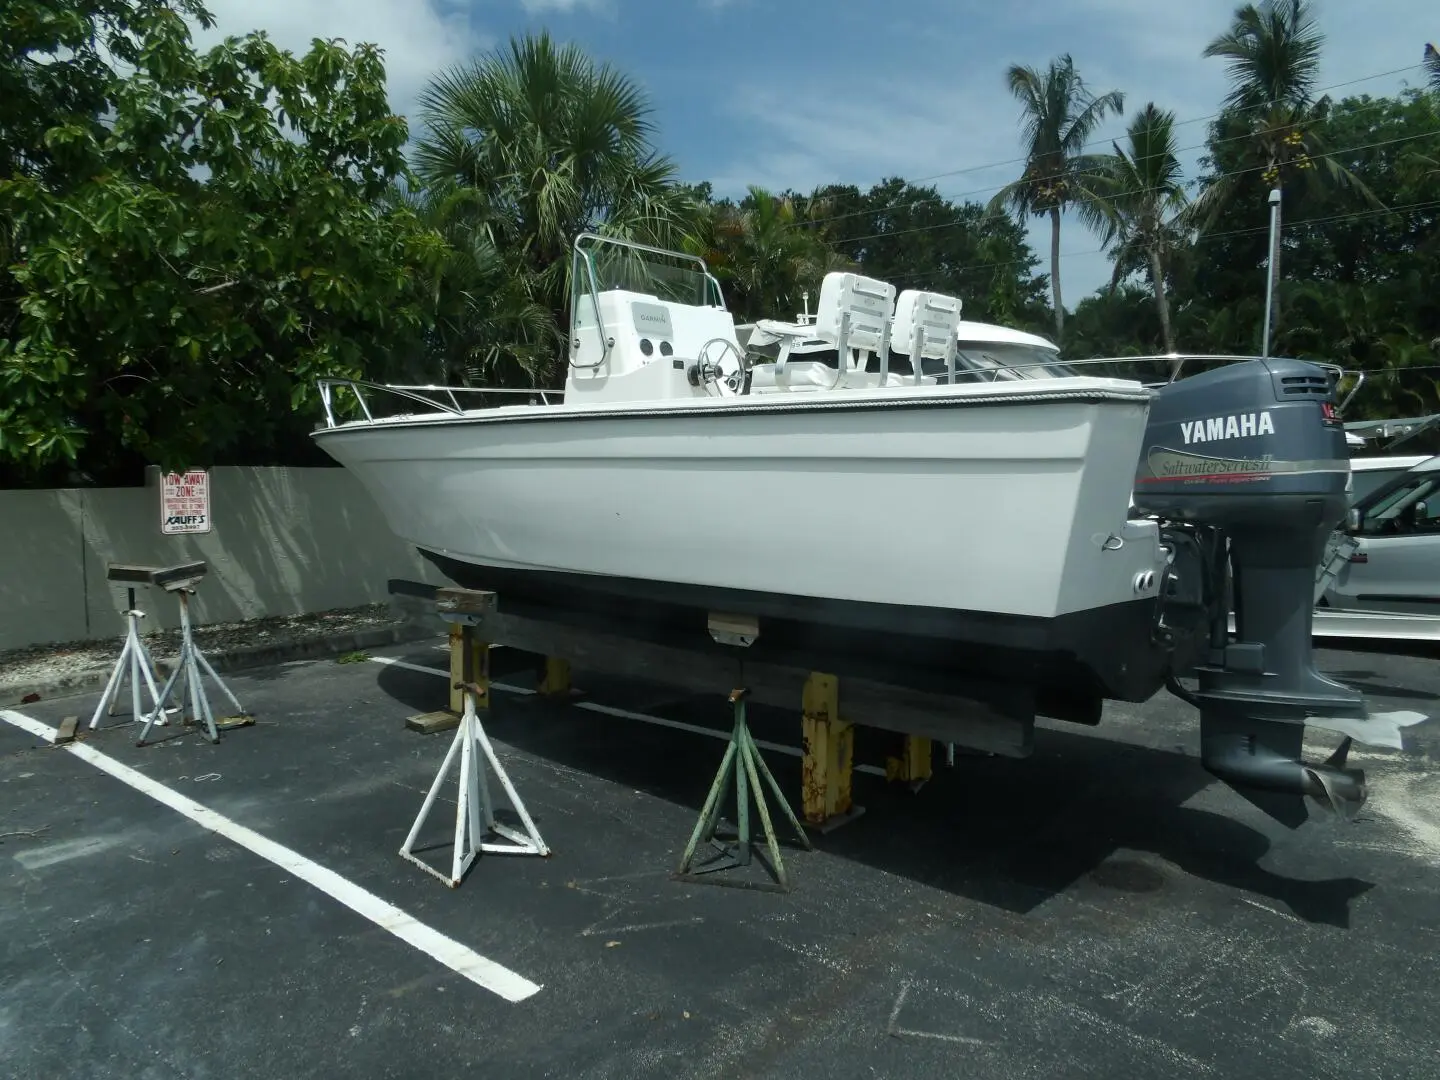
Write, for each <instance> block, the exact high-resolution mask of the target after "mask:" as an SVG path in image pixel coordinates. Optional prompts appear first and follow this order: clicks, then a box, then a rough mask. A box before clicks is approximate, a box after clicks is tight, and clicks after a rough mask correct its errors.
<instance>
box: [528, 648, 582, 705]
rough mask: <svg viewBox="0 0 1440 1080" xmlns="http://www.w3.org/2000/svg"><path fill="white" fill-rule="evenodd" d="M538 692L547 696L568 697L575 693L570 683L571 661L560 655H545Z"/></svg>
mask: <svg viewBox="0 0 1440 1080" xmlns="http://www.w3.org/2000/svg"><path fill="white" fill-rule="evenodd" d="M535 691H536V693H538V694H539V695H540V696H541V697H545V698H567V697H570V696H572V695H573V694H574V693H575V690H574V688H573V687H572V686H571V685H570V661H569V660H562V659H561V658H560V657H558V656H547V657H545V666H544V668H543V669H542V670H541V672H540V682H539V685H537V686H536V687H535Z"/></svg>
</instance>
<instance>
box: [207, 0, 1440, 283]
mask: <svg viewBox="0 0 1440 1080" xmlns="http://www.w3.org/2000/svg"><path fill="white" fill-rule="evenodd" d="M209 6H210V9H211V11H212V12H213V13H214V14H215V15H216V16H217V18H218V20H219V25H218V26H217V27H216V29H215V33H243V32H245V31H247V30H250V29H255V28H263V29H266V30H268V31H269V32H270V34H271V36H272V37H273V38H274V39H275V40H276V41H277V42H278V43H279V44H281V45H283V46H286V47H289V48H294V49H303V48H304V47H306V45H307V44H308V42H309V40H310V38H311V37H315V36H320V37H332V36H335V37H343V38H345V39H346V40H347V41H349V42H350V43H352V44H354V43H356V42H359V41H372V42H376V43H377V44H379V45H380V46H382V47H383V48H384V49H385V50H386V55H387V67H388V70H389V74H390V85H391V99H392V102H393V104H394V106H395V108H396V109H397V110H398V111H401V112H405V113H409V112H410V111H411V105H412V103H413V101H414V98H415V95H416V94H417V93H418V92H419V90H420V88H421V87H422V86H424V84H425V82H426V80H427V79H428V77H429V75H430V74H431V73H432V72H433V71H435V70H437V69H439V68H443V67H445V66H448V65H450V64H454V63H457V62H460V61H463V60H465V59H466V58H467V57H469V56H472V55H474V54H476V53H478V52H483V51H486V50H488V49H491V48H494V47H495V46H496V45H497V44H500V43H502V42H503V41H504V40H505V39H506V37H508V36H509V35H511V34H515V33H521V32H524V31H525V30H527V29H539V28H542V27H543V28H548V29H549V30H550V31H551V33H552V34H553V35H555V36H556V37H559V38H562V39H566V40H572V41H575V42H577V43H579V44H580V45H582V46H583V47H584V48H585V49H586V50H587V51H588V52H590V53H591V54H592V55H593V56H595V57H596V58H597V59H601V60H606V61H609V62H611V63H613V64H615V65H616V66H618V67H620V68H622V69H623V70H624V71H626V72H627V73H628V74H629V75H631V76H632V77H633V78H635V79H636V80H638V81H639V82H640V83H641V84H642V85H643V86H644V87H645V88H646V90H647V91H648V93H649V95H650V98H651V101H652V104H653V105H654V110H655V112H654V117H653V119H654V121H655V123H656V125H657V128H658V131H657V133H656V142H657V144H658V146H659V147H660V148H661V149H662V150H664V151H665V152H667V153H669V154H670V155H671V156H672V157H673V158H675V160H676V162H677V164H678V166H679V168H680V171H681V174H682V176H683V177H684V178H685V179H688V180H710V181H711V182H712V183H713V184H714V185H715V188H716V190H717V191H718V192H720V193H722V194H739V193H743V191H744V189H745V185H746V184H750V183H755V184H760V185H762V186H766V187H771V188H776V189H778V188H786V187H792V188H796V189H799V190H808V189H810V188H812V187H814V186H815V185H817V184H821V183H828V182H832V181H838V182H845V183H853V184H857V185H861V186H865V185H869V184H871V183H874V182H875V181H878V180H880V179H882V178H883V177H886V176H893V175H899V176H903V177H905V178H907V179H917V180H918V179H920V178H922V177H934V178H935V179H934V180H933V183H935V184H936V186H938V187H939V188H940V190H941V191H942V192H944V193H945V194H947V195H952V196H968V197H972V198H977V199H986V198H988V197H989V196H990V194H991V193H993V191H994V190H995V189H996V188H997V187H998V186H999V185H1001V184H1003V183H1005V182H1006V181H1008V180H1010V179H1012V178H1013V177H1014V175H1016V173H1017V169H1018V167H1017V166H1016V165H1015V164H1014V163H1013V159H1014V158H1015V156H1016V154H1017V153H1018V152H1019V145H1018V134H1017V127H1016V117H1017V106H1016V104H1015V103H1014V102H1013V100H1012V99H1011V98H1010V97H1009V96H1008V94H1007V93H1006V91H1005V88H1004V81H1003V77H1004V71H1005V68H1006V67H1007V66H1008V65H1009V64H1011V63H1015V62H1019V63H1027V64H1034V65H1036V66H1043V65H1044V64H1045V63H1046V61H1048V60H1049V58H1050V57H1052V56H1054V55H1057V54H1059V53H1062V52H1067V51H1068V52H1069V53H1071V54H1072V55H1073V56H1074V58H1075V62H1076V66H1077V67H1078V68H1079V70H1080V72H1081V74H1082V76H1083V77H1084V78H1085V79H1086V81H1087V82H1088V83H1090V84H1091V86H1092V87H1094V88H1096V89H1097V90H1108V89H1111V88H1115V89H1120V90H1123V91H1124V92H1125V94H1126V113H1127V114H1128V113H1131V112H1133V111H1136V110H1138V109H1139V108H1140V107H1141V106H1143V105H1144V104H1145V102H1146V101H1150V100H1154V101H1156V102H1157V103H1158V104H1160V105H1161V106H1162V107H1165V108H1169V109H1173V110H1174V111H1175V112H1176V114H1177V118H1178V119H1179V120H1180V121H1181V122H1182V126H1181V127H1180V129H1179V135H1180V142H1181V146H1182V147H1197V146H1198V144H1200V143H1202V142H1203V140H1204V134H1205V125H1204V123H1203V118H1204V117H1207V116H1208V115H1210V114H1211V113H1213V112H1214V111H1215V108H1216V107H1217V104H1218V102H1219V100H1220V98H1221V96H1222V94H1223V92H1224V68H1223V64H1222V63H1221V62H1220V61H1218V60H1205V59H1203V58H1201V56H1200V52H1201V50H1202V49H1203V48H1204V45H1205V43H1206V41H1208V40H1209V39H1210V38H1211V37H1212V36H1214V35H1215V34H1216V33H1219V32H1220V31H1221V30H1223V29H1224V28H1225V26H1226V25H1227V23H1228V22H1229V18H1230V14H1231V12H1232V11H1233V10H1234V7H1235V3H1234V2H1233V0H1009V2H1008V3H999V4H997V3H992V2H986V3H976V2H973V0H948V2H947V0H889V2H880V0H810V2H800V0H790V2H786V0H209ZM1317 11H1318V14H1319V19H1320V23H1321V26H1322V28H1323V29H1324V30H1325V32H1326V35H1327V38H1328V41H1327V47H1326V51H1325V55H1324V63H1323V68H1322V83H1323V84H1324V85H1327V86H1329V85H1333V84H1338V83H1345V82H1350V81H1351V80H1358V79H1364V80H1366V81H1363V82H1358V83H1356V84H1355V85H1353V86H1347V87H1343V88H1339V89H1337V90H1335V91H1333V93H1335V94H1336V95H1337V96H1341V95H1345V94H1350V93H1362V92H1368V93H1387V92H1392V91H1394V90H1395V89H1397V88H1399V87H1400V86H1402V85H1405V84H1406V83H1407V82H1408V83H1409V84H1411V85H1415V84H1418V83H1420V81H1421V80H1422V78H1423V76H1422V74H1421V73H1420V71H1419V70H1418V65H1419V62H1420V56H1421V51H1422V49H1423V47H1424V44H1425V42H1426V41H1437V42H1440V3H1437V0H1370V2H1365V0H1320V3H1319V4H1318V5H1317ZM207 36H208V35H207ZM1397 68H1408V69H1409V70H1406V71H1403V72H1400V73H1398V74H1393V75H1388V76H1385V77H1382V78H1368V77H1370V76H1375V75H1378V74H1380V73H1383V72H1390V71H1393V70H1394V69H1397ZM1184 121H1194V122H1192V123H1188V124H1185V123H1183V122H1184ZM1124 123H1125V121H1124V119H1123V118H1120V119H1116V120H1113V121H1111V122H1110V123H1109V124H1108V125H1107V127H1106V129H1105V130H1104V131H1103V132H1102V135H1103V136H1104V137H1107V138H1108V137H1110V136H1113V135H1118V134H1119V133H1120V132H1122V131H1123V129H1124ZM1198 153H1199V150H1198V149H1193V150H1189V151H1187V152H1186V153H1185V154H1183V155H1182V158H1184V159H1185V160H1186V161H1187V163H1189V162H1193V160H1194V158H1195V157H1196V156H1198ZM1032 242H1033V243H1034V244H1035V246H1036V250H1037V253H1039V254H1041V255H1042V256H1044V257H1046V258H1048V251H1049V246H1048V245H1049V240H1048V230H1047V229H1046V228H1045V227H1044V226H1043V224H1042V223H1040V222H1036V223H1035V225H1034V227H1033V229H1032ZM1096 247H1098V243H1097V241H1096V238H1095V237H1094V236H1092V235H1090V234H1088V233H1086V232H1085V231H1084V230H1083V229H1082V228H1081V227H1080V226H1079V225H1078V224H1076V223H1074V222H1067V223H1066V225H1065V228H1064V232H1063V234H1062V238H1061V250H1062V253H1063V261H1062V264H1061V274H1062V283H1063V285H1064V287H1065V300H1066V306H1067V307H1069V308H1071V309H1073V308H1074V305H1075V303H1076V302H1077V301H1078V300H1079V299H1081V297H1082V296H1083V295H1084V294H1085V293H1087V292H1089V291H1091V290H1093V289H1095V288H1096V287H1097V286H1099V285H1101V284H1103V283H1104V282H1106V281H1108V279H1109V267H1108V264H1107V262H1106V260H1105V259H1104V257H1103V256H1102V255H1100V254H1098V253H1097V252H1095V250H1094V249H1095V248H1096Z"/></svg>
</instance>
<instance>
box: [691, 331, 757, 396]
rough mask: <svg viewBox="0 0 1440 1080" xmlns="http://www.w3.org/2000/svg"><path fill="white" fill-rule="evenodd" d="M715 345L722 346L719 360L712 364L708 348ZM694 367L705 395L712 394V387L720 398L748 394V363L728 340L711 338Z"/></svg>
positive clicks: (737, 347) (743, 355) (733, 343)
mask: <svg viewBox="0 0 1440 1080" xmlns="http://www.w3.org/2000/svg"><path fill="white" fill-rule="evenodd" d="M716 344H718V345H721V346H723V349H722V351H721V354H720V359H718V360H716V361H714V362H713V363H712V362H711V361H710V360H709V354H710V346H712V345H716ZM695 367H696V370H697V372H698V374H699V377H700V380H701V381H702V382H703V384H704V386H705V390H706V393H710V392H712V391H711V389H710V388H711V387H712V386H713V387H714V391H713V392H714V393H716V394H718V395H719V396H720V397H735V396H736V395H739V394H748V393H749V392H750V362H749V361H748V360H747V359H746V358H745V354H744V353H742V352H741V351H740V348H739V346H737V345H736V344H735V342H733V341H731V340H730V339H729V338H723V337H717V338H711V339H710V340H709V341H707V342H706V343H705V344H704V345H702V346H701V347H700V355H699V357H698V358H697V359H696V361H695Z"/></svg>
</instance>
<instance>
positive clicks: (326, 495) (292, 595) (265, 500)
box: [0, 466, 441, 650]
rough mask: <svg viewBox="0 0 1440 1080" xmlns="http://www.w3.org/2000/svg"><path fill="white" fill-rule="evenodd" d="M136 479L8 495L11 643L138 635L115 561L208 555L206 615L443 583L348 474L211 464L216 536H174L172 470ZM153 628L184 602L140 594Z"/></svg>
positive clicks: (3, 604)
mask: <svg viewBox="0 0 1440 1080" xmlns="http://www.w3.org/2000/svg"><path fill="white" fill-rule="evenodd" d="M152 480H153V482H152V483H151V484H149V485H147V486H145V487H134V488H93V489H90V488H74V489H64V490H55V491H0V650H4V649H11V648H17V647H20V646H26V645H38V644H47V643H52V642H64V641H83V640H97V639H104V638H110V637H117V636H119V635H120V634H123V633H124V629H125V628H124V619H123V618H122V617H121V616H120V612H121V611H122V610H124V607H125V601H126V597H125V588H124V586H120V585H115V584H113V583H111V582H108V581H106V580H105V572H106V566H107V564H108V563H111V562H122V563H143V564H155V565H167V564H173V563H180V562H186V561H190V560H194V559H203V560H205V562H206V563H207V564H208V565H209V574H208V576H207V577H206V578H205V580H204V581H202V582H201V583H200V585H199V588H198V592H197V594H196V596H195V598H194V601H193V603H192V608H191V610H192V613H193V616H194V618H195V619H196V621H197V622H201V623H213V622H230V621H234V620H239V619H252V618H259V617H263V616H269V615H295V614H305V613H309V612H314V611H325V610H328V609H331V608H343V607H354V606H357V605H360V604H368V603H377V602H386V601H388V600H389V599H390V596H389V593H388V591H387V589H386V582H387V581H388V580H389V579H390V578H392V577H405V578H410V579H412V580H417V581H430V582H437V583H438V582H439V581H440V580H441V579H440V577H439V576H438V575H437V574H436V572H435V570H434V569H433V568H432V567H431V566H430V564H429V563H428V562H426V561H425V560H424V559H423V558H421V556H420V555H419V553H418V552H416V551H415V549H414V548H413V547H411V546H410V545H409V544H406V543H405V542H404V541H402V540H400V539H399V538H398V537H396V536H395V535H394V533H392V532H391V531H390V527H389V525H388V524H387V523H386V521H385V518H384V517H383V515H382V514H381V513H380V509H379V507H378V506H377V505H376V504H375V502H374V501H373V500H372V499H371V498H370V496H369V495H368V494H367V493H366V491H365V489H364V488H363V487H361V486H360V484H359V483H358V482H357V481H356V480H355V478H354V477H353V476H352V475H351V474H350V473H348V472H346V471H345V470H344V469H339V468H311V469H280V468H274V469H270V468H250V467H224V466H222V467H217V468H214V469H212V470H210V512H211V517H212V522H213V524H212V526H211V531H210V532H209V533H208V534H204V535H197V536H164V535H162V534H161V532H160V491H159V487H158V476H156V475H155V474H154V473H153V472H152ZM136 600H137V603H138V606H139V607H140V609H141V610H142V611H144V612H145V613H146V616H147V618H146V621H145V626H146V628H147V629H148V628H150V627H153V626H157V625H158V626H162V627H169V626H175V625H178V622H179V612H178V607H179V605H178V603H177V602H176V601H175V599H174V598H173V597H171V596H167V595H165V594H164V593H163V592H162V591H161V590H157V589H140V590H137V595H136Z"/></svg>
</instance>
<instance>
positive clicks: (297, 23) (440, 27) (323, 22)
mask: <svg viewBox="0 0 1440 1080" xmlns="http://www.w3.org/2000/svg"><path fill="white" fill-rule="evenodd" d="M206 6H207V7H208V8H209V9H210V11H211V13H212V14H213V15H214V16H215V23H216V25H215V26H214V27H213V28H212V29H211V30H209V31H206V32H204V33H202V34H198V35H197V43H198V44H200V45H209V44H213V43H214V42H217V41H219V40H221V39H222V38H224V37H226V36H229V35H232V34H245V33H248V32H250V31H251V30H265V31H266V32H267V33H268V34H269V35H270V38H271V40H272V41H274V42H275V43H276V44H277V45H279V46H280V47H281V48H285V49H290V50H291V51H292V52H297V53H300V52H304V51H306V50H307V49H309V47H310V41H311V39H312V38H317V37H318V38H343V39H344V40H345V42H346V44H347V45H348V46H349V47H351V48H354V47H355V46H356V45H358V44H360V43H361V42H369V43H372V44H375V45H378V46H380V48H381V49H383V50H384V52H385V73H386V81H387V85H388V88H389V95H390V107H391V108H392V109H394V110H395V111H396V112H399V113H402V114H405V115H407V116H409V117H411V121H410V127H411V135H412V137H413V136H414V134H415V133H416V127H417V121H416V120H415V119H414V111H415V98H416V96H417V95H418V94H419V93H420V91H421V90H422V89H423V88H424V87H425V84H426V83H427V82H428V81H429V80H430V78H431V76H432V75H434V74H435V72H437V71H439V70H441V69H443V68H445V67H447V66H449V65H451V64H455V63H457V62H459V61H462V60H464V59H466V58H467V57H469V56H471V55H472V54H474V53H475V52H477V51H480V50H484V49H486V48H489V47H490V46H491V45H492V44H493V38H491V37H490V36H489V35H488V34H486V33H485V32H484V31H482V30H480V29H478V28H477V27H475V26H474V25H473V24H472V23H471V22H470V19H469V17H468V16H467V15H466V14H464V13H463V12H462V11H460V10H458V9H455V8H449V9H445V8H442V7H441V6H440V5H438V4H436V3H435V2H434V0H209V2H208V3H207V5H206Z"/></svg>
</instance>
